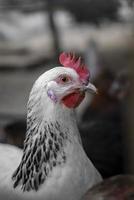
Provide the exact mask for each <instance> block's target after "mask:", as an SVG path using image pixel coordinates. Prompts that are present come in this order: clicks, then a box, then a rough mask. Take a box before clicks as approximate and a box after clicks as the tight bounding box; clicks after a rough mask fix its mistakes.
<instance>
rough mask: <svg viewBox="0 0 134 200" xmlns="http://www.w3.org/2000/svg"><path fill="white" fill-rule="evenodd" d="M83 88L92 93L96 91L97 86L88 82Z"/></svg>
mask: <svg viewBox="0 0 134 200" xmlns="http://www.w3.org/2000/svg"><path fill="white" fill-rule="evenodd" d="M84 90H85V91H87V92H89V93H92V94H97V93H98V91H97V88H96V87H95V86H94V85H93V84H91V83H88V85H86V86H85V87H84Z"/></svg>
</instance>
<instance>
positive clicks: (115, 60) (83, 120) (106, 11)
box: [0, 0, 134, 178]
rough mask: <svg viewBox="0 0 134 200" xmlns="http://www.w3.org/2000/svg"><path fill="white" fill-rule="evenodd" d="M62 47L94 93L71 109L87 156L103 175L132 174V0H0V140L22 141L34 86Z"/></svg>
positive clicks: (133, 12)
mask: <svg viewBox="0 0 134 200" xmlns="http://www.w3.org/2000/svg"><path fill="white" fill-rule="evenodd" d="M62 51H67V52H70V51H71V52H75V53H76V54H77V55H81V56H82V58H83V59H84V61H85V63H86V64H87V66H89V68H90V73H91V78H90V79H91V81H92V82H93V83H94V84H95V85H96V87H97V88H98V91H99V93H98V95H96V96H91V95H90V96H86V99H85V101H84V102H83V103H82V105H81V106H80V107H79V108H78V110H77V119H78V124H79V129H80V132H81V137H82V142H83V146H84V148H85V151H86V153H87V155H88V156H89V158H90V159H91V160H92V162H93V163H94V165H95V166H96V167H97V168H98V170H99V171H100V173H101V174H102V176H103V177H104V178H107V177H110V176H113V175H116V174H122V173H123V174H125V173H134V156H133V155H134V123H133V119H134V0H109V1H107V0H77V1H76V0H73V1H72V0H38V1H37V0H0V142H1V143H9V144H12V145H17V146H18V147H20V148H22V147H23V141H24V138H25V133H26V104H27V100H28V96H29V92H30V89H31V87H32V84H33V83H34V81H35V80H36V78H37V77H38V76H39V75H40V74H41V73H43V72H44V71H46V70H48V69H50V68H52V67H54V66H57V65H59V63H58V55H59V53H60V52H62Z"/></svg>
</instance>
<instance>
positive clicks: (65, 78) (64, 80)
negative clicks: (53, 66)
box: [60, 76, 69, 83]
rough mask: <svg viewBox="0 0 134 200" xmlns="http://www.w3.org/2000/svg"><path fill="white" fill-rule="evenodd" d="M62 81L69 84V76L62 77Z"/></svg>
mask: <svg viewBox="0 0 134 200" xmlns="http://www.w3.org/2000/svg"><path fill="white" fill-rule="evenodd" d="M60 79H61V82H62V83H67V82H68V81H69V78H68V77H67V76H62V77H61V78H60Z"/></svg>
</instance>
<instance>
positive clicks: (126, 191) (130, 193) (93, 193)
mask: <svg viewBox="0 0 134 200" xmlns="http://www.w3.org/2000/svg"><path fill="white" fill-rule="evenodd" d="M133 199H134V176H131V175H126V176H123V175H119V176H115V177H112V178H109V179H107V180H105V181H103V182H102V183H100V184H97V185H96V186H94V187H92V188H91V189H90V190H89V191H88V192H87V194H86V195H85V197H84V198H82V200H133Z"/></svg>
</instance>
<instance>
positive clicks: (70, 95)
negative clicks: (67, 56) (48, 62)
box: [46, 67, 96, 108]
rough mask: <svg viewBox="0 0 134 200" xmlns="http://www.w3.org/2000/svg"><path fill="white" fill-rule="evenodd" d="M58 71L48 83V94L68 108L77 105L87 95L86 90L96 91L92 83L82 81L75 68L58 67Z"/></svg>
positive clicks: (54, 100) (55, 101)
mask: <svg viewBox="0 0 134 200" xmlns="http://www.w3.org/2000/svg"><path fill="white" fill-rule="evenodd" d="M56 71H57V73H55V74H56V76H55V77H53V79H52V80H50V81H49V82H48V83H47V87H46V88H47V95H48V97H49V98H50V99H51V100H52V101H53V102H54V103H58V102H59V103H62V104H64V105H65V106H67V107H68V108H75V107H77V106H78V105H79V104H80V103H81V101H82V100H83V99H84V97H85V92H86V91H90V92H93V93H94V92H96V88H95V87H94V86H93V85H92V84H91V83H86V84H85V82H84V81H82V80H81V79H80V77H79V75H78V74H77V73H76V71H75V70H74V69H71V68H65V67H57V68H56Z"/></svg>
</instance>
